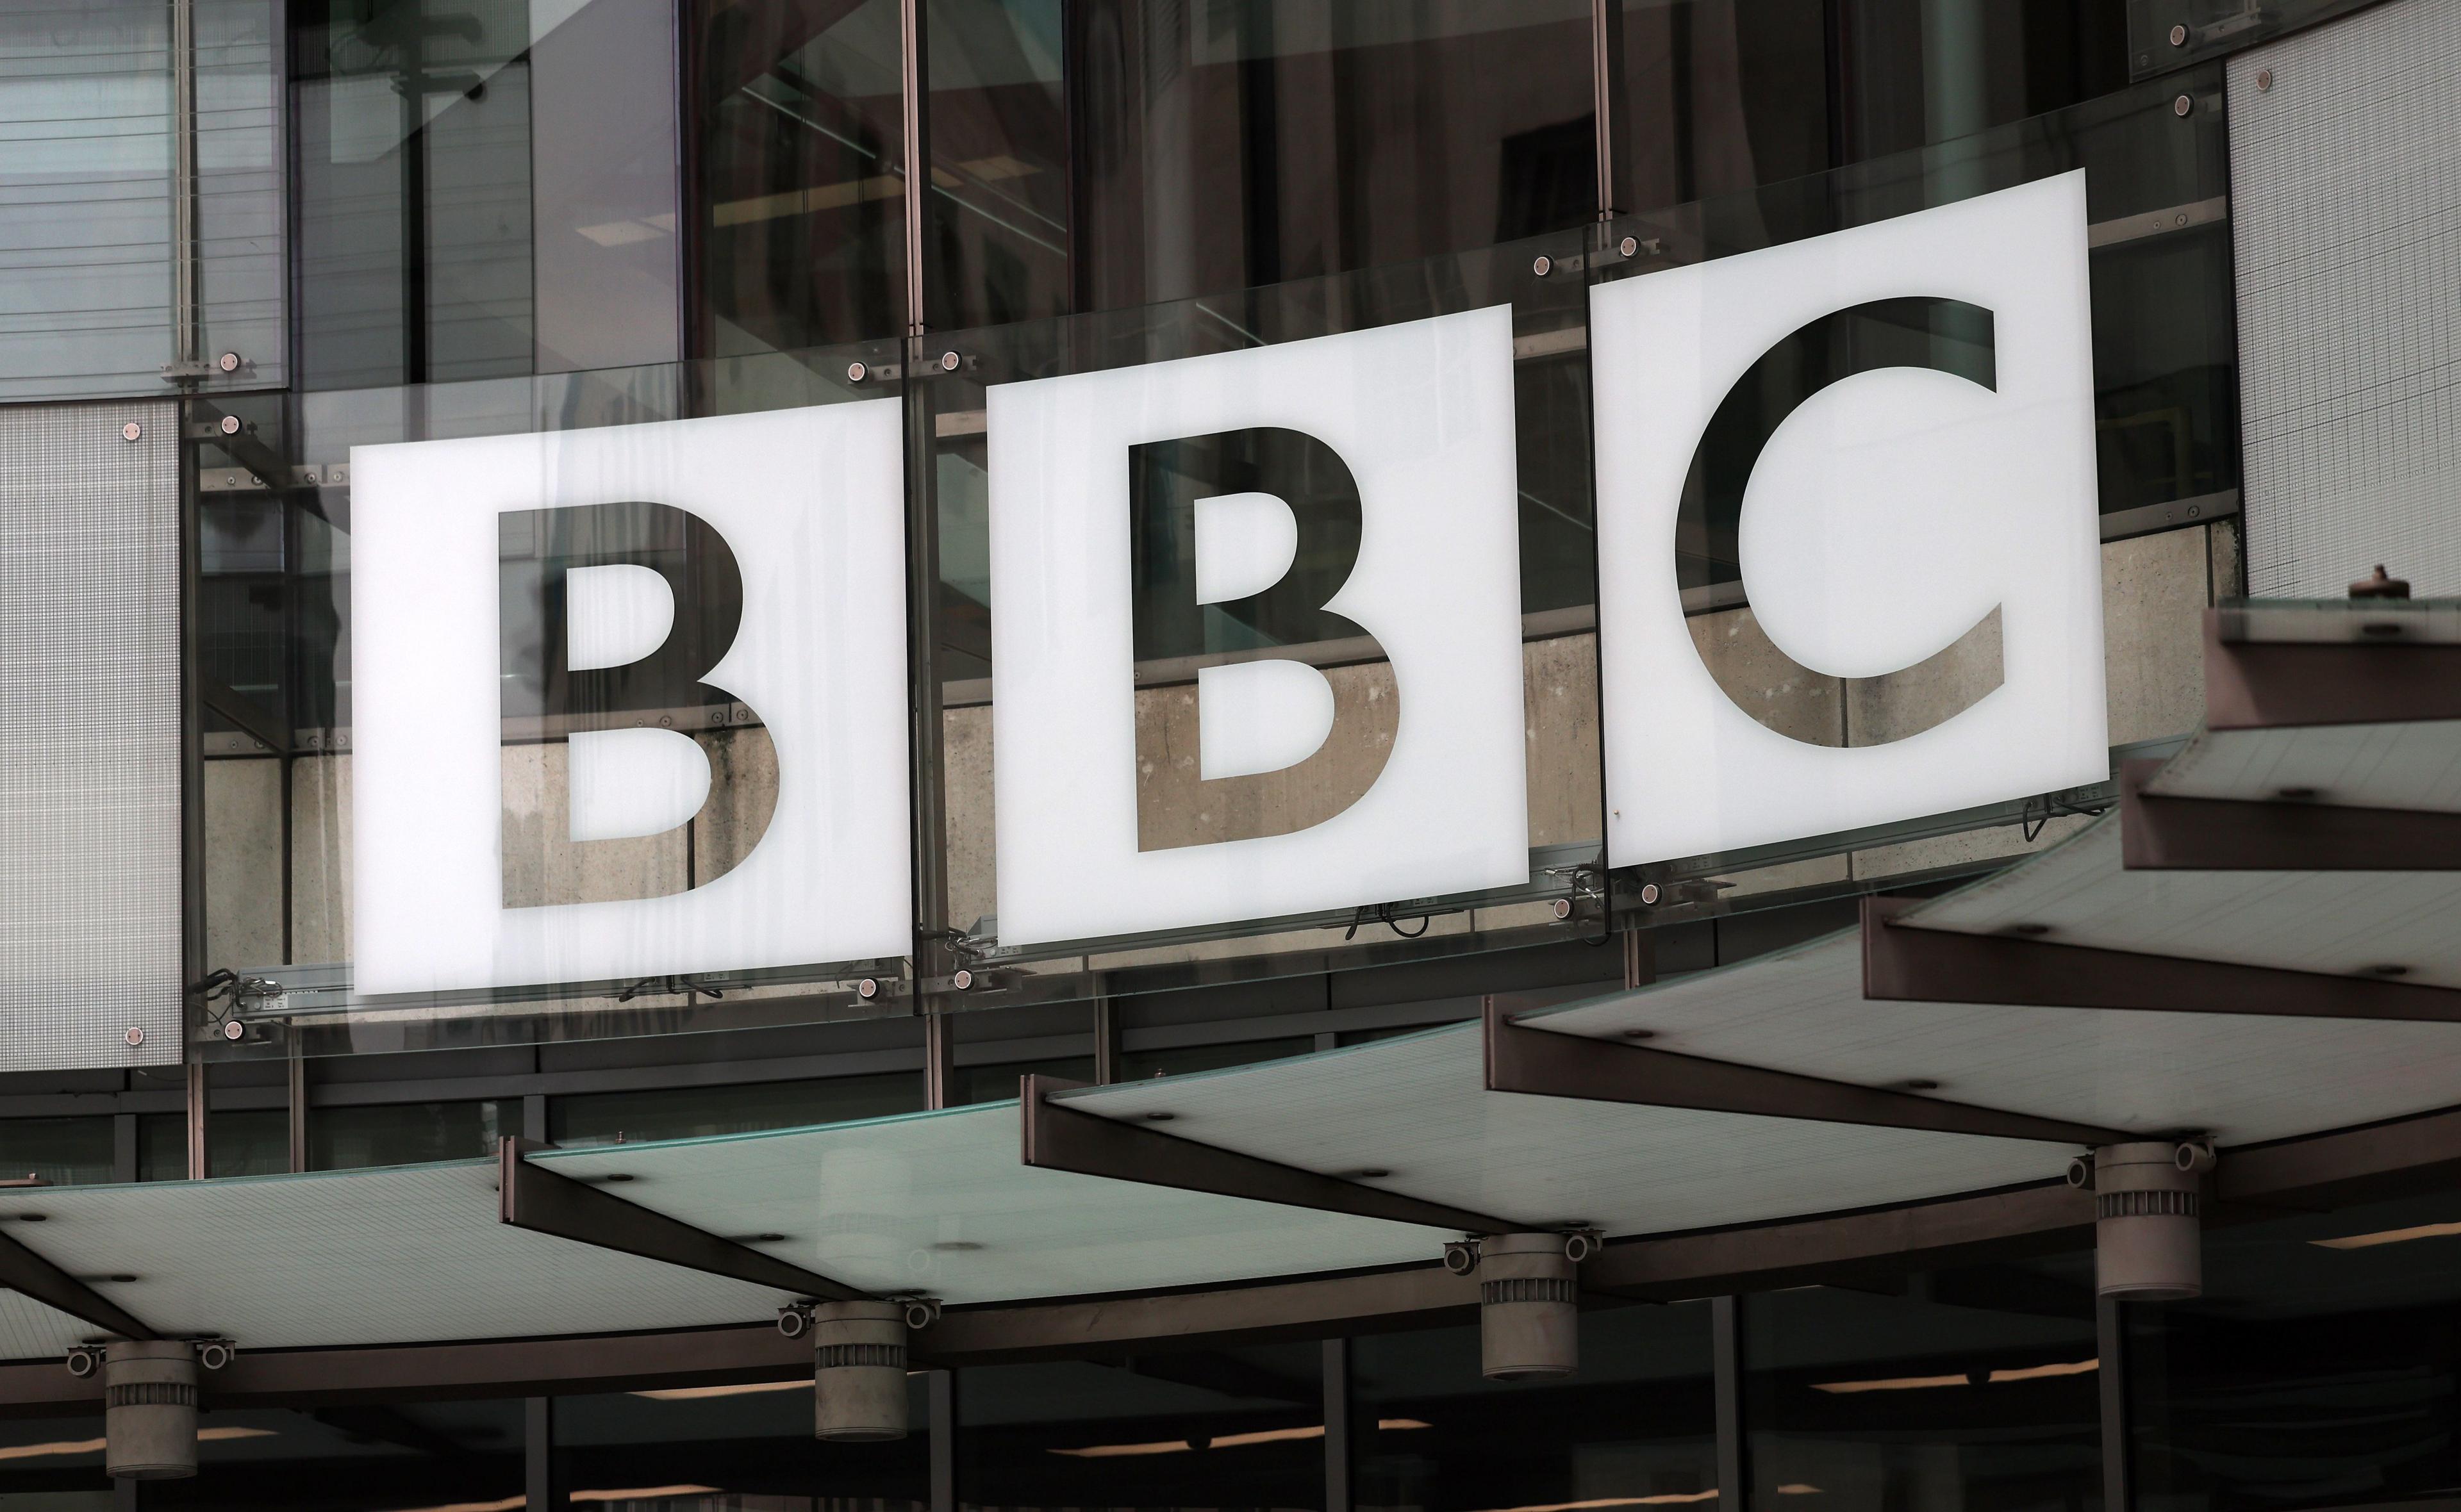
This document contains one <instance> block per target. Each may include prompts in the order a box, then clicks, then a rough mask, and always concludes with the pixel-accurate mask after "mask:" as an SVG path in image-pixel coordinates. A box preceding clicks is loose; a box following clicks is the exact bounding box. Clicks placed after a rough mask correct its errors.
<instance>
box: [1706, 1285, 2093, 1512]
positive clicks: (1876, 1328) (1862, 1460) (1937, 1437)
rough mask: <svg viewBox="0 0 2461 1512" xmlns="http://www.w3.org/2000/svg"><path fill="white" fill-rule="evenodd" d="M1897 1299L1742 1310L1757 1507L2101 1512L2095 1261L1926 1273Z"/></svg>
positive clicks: (1751, 1304) (1774, 1298)
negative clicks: (2080, 1510)
mask: <svg viewBox="0 0 2461 1512" xmlns="http://www.w3.org/2000/svg"><path fill="white" fill-rule="evenodd" d="M1892 1290H1893V1291H1894V1292H1895V1293H1896V1294H1890V1295H1883V1294H1879V1293H1877V1292H1870V1291H1845V1290H1840V1289H1837V1288H1830V1287H1809V1288H1802V1289H1799V1290H1794V1291H1779V1292H1773V1293H1770V1294H1767V1295H1765V1296H1754V1297H1747V1298H1745V1299H1744V1315H1743V1331H1744V1403H1743V1407H1744V1422H1745V1423H1746V1424H1748V1425H1749V1450H1750V1455H1751V1469H1750V1480H1751V1485H1752V1499H1753V1502H1754V1504H1755V1505H1756V1506H1758V1507H1761V1508H1764V1509H1766V1512H1777V1509H1778V1508H1784V1507H1797V1506H1807V1505H1817V1506H1820V1507H1823V1508H1828V1507H1841V1508H1847V1509H1850V1512H1867V1509H1868V1512H1881V1509H1884V1508H1891V1507H1903V1506H1922V1507H1937V1508H1940V1509H1943V1512H1955V1509H1961V1508H1972V1509H1980V1508H2001V1507H2013V1506H2040V1505H2052V1506H2069V1507H2084V1506H2088V1505H2093V1504H2098V1502H2099V1500H2100V1497H2101V1494H2102V1453H2101V1442H2102V1438H2101V1418H2100V1406H2099V1403H2100V1392H2099V1388H2098V1385H2097V1381H2098V1374H2097V1373H2098V1370H2099V1361H2098V1360H2097V1358H2096V1355H2095V1352H2094V1349H2095V1346H2094V1301H2093V1288H2092V1256H2091V1255H2085V1256H2082V1257H2078V1258H2077V1259H2076V1260H2073V1261H2069V1262H2066V1263H2064V1264H2060V1265H2056V1266H2048V1265H2046V1266H2041V1267H2023V1268H2021V1267H1977V1268H1974V1269H1970V1270H1957V1271H1938V1272H1929V1273H1919V1274H1915V1275H1913V1276H1910V1277H1907V1278H1905V1279H1904V1280H1903V1281H1902V1282H1901V1283H1898V1284H1895V1285H1894V1286H1893V1288H1892ZM1813 1497H1817V1498H1818V1499H1819V1500H1818V1501H1816V1502H1815V1501H1811V1498H1813Z"/></svg>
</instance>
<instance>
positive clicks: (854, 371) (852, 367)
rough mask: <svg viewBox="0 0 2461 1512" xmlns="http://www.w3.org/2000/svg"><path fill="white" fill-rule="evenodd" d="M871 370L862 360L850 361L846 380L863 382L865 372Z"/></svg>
mask: <svg viewBox="0 0 2461 1512" xmlns="http://www.w3.org/2000/svg"><path fill="white" fill-rule="evenodd" d="M870 371H871V370H870V369H869V368H867V367H865V366H864V365H863V364H862V363H860V362H849V363H847V364H846V382H848V383H861V382H862V381H863V379H864V374H866V373H869V372H870Z"/></svg>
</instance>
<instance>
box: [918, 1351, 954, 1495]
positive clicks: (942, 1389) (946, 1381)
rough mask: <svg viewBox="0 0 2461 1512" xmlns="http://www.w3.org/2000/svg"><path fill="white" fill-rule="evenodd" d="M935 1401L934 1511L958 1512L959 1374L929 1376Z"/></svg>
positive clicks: (933, 1412)
mask: <svg viewBox="0 0 2461 1512" xmlns="http://www.w3.org/2000/svg"><path fill="white" fill-rule="evenodd" d="M925 1379H926V1382H927V1384H928V1386H929V1392H930V1396H931V1448H930V1454H931V1512H957V1373H956V1372H954V1371H933V1372H931V1374H930V1375H929V1376H927V1377H925Z"/></svg>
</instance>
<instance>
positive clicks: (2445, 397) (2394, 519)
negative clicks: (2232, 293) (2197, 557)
mask: <svg viewBox="0 0 2461 1512" xmlns="http://www.w3.org/2000/svg"><path fill="white" fill-rule="evenodd" d="M2267 85H2269V86H2270V87H2266V86H2267ZM2230 123H2231V132H2230V136H2231V198H2232V224H2233V225H2234V227H2235V228H2236V239H2237V261H2238V331H2239V389H2240V404H2241V408H2242V412H2243V414H2242V435H2243V437H2244V444H2245V447H2246V458H2245V468H2246V500H2247V502H2246V510H2247V531H2248V548H2247V549H2248V556H2247V562H2248V587H2249V591H2250V592H2252V593H2254V594H2256V595H2257V596H2258V597H2279V598H2300V597H2322V596H2336V595H2339V594H2340V593H2341V592H2342V591H2343V586H2344V585H2346V584H2348V583H2349V582H2350V581H2351V580H2352V579H2355V578H2359V577H2363V576H2365V574H2366V571H2367V569H2368V568H2369V567H2370V566H2372V565H2374V564H2376V563H2379V562H2381V563H2384V564H2387V565H2388V566H2390V567H2391V569H2392V570H2393V572H2394V573H2395V575H2397V576H2404V577H2407V578H2408V579H2409V580H2410V581H2411V582H2412V584H2413V585H2414V586H2415V587H2416V590H2417V591H2418V592H2419V593H2421V594H2439V595H2441V594H2451V593H2455V592H2461V507H2456V500H2461V383H2456V381H2455V380H2456V378H2461V171H2456V164H2461V6H2454V5H2450V4H2446V3H2444V0H2396V3H2394V4H2390V5H2384V6H2378V7H2375V8H2372V9H2370V10H2367V11H2361V12H2360V13H2358V14H2356V15H2354V16H2351V17H2349V18H2348V19H2346V20H2343V21H2338V22H2334V23H2332V24H2331V25H2328V26H2323V27H2320V28H2318V29H2316V30H2315V31H2312V32H2303V33H2300V34H2299V35H2297V36H2294V37H2291V38H2289V39H2288V40H2286V41H2283V42H2280V43H2278V44H2276V45H2275V46H2272V47H2269V48H2264V49H2261V50H2258V51H2257V52H2254V53H2245V54H2242V55H2241V56H2239V57H2237V58H2236V59H2234V60H2233V61H2232V63H2231V66H2230Z"/></svg>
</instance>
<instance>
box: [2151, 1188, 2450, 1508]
mask: <svg viewBox="0 0 2461 1512" xmlns="http://www.w3.org/2000/svg"><path fill="white" fill-rule="evenodd" d="M2456 1235H2461V1199H2456V1198H2455V1197H2453V1196H2452V1195H2450V1194H2449V1193H2445V1194H2437V1195H2430V1196H2424V1197H2415V1198H2406V1199H2402V1200H2399V1201H2395V1202H2386V1203H2372V1204H2369V1205H2366V1206H2362V1207H2352V1208H2346V1209H2343V1210H2342V1211H2339V1212H2333V1213H2314V1214H2301V1215H2300V1216H2298V1217H2295V1218H2281V1219H2278V1220H2275V1221H2272V1222H2268V1223H2261V1224H2247V1225H2234V1226H2229V1227H2215V1228H2212V1229H2209V1230H2208V1231H2207V1232H2206V1235H2205V1292H2204V1295H2203V1296H2201V1297H2199V1298H2197V1299H2195V1300H2194V1301H2192V1302H2181V1303H2171V1304H2166V1305H2164V1306H2161V1307H2146V1306H2137V1307H2130V1308H2129V1309H2128V1310H2127V1316H2128V1327H2129V1374H2130V1379H2129V1393H2130V1406H2131V1409H2132V1414H2133V1419H2132V1420H2133V1424H2134V1430H2135V1435H2134V1444H2135V1448H2134V1451H2133V1453H2134V1464H2133V1469H2134V1473H2135V1478H2136V1483H2137V1486H2138V1488H2139V1491H2138V1494H2139V1496H2140V1498H2141V1499H2142V1500H2143V1501H2144V1504H2146V1505H2148V1506H2160V1507H2163V1508H2166V1509H2176V1512H2223V1509H2234V1512H2236V1509H2248V1512H2253V1509H2255V1508H2259V1507H2261V1508H2294V1507H2341V1506H2369V1505H2385V1504H2393V1503H2399V1502H2405V1501H2410V1500H2411V1499H2413V1498H2416V1499H2419V1500H2420V1504H2426V1502H2427V1501H2428V1500H2429V1499H2433V1498H2441V1497H2446V1496H2450V1488H2451V1487H2452V1486H2453V1485H2454V1484H2456V1483H2461V1440H2456V1439H2455V1437H2454V1436H2453V1433H2452V1409H2453V1403H2454V1401H2455V1400H2456V1399H2461V1348H2456V1347H2455V1342H2454V1339H2453V1335H2452V1327H2451V1320H2452V1317H2453V1309H2454V1306H2455V1304H2456V1302H2461V1270H2456V1269H2455V1267H2454V1265H2453V1258H2454V1255H2455V1252H2456V1249H2461V1238H2456V1237H2455V1236H2456Z"/></svg>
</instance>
